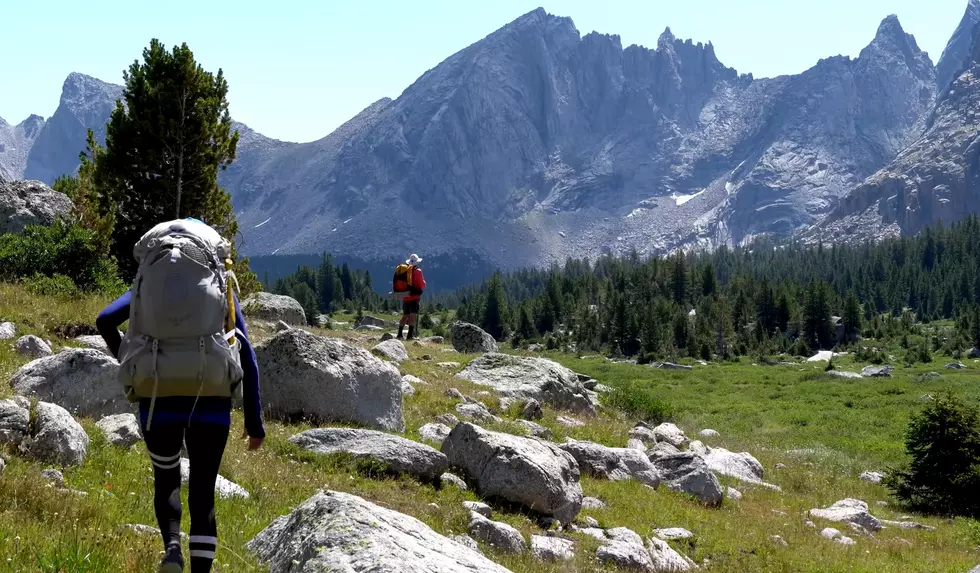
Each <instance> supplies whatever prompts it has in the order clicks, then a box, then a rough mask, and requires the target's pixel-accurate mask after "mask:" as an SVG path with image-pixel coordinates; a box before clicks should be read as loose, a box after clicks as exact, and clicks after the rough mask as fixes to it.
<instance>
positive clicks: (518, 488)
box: [442, 422, 582, 524]
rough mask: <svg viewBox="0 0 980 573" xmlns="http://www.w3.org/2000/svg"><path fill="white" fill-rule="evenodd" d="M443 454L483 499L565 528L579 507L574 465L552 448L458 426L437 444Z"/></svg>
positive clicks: (576, 471) (578, 491)
mask: <svg viewBox="0 0 980 573" xmlns="http://www.w3.org/2000/svg"><path fill="white" fill-rule="evenodd" d="M442 452H443V453H444V454H446V456H447V457H448V458H449V463H450V464H451V465H452V466H455V467H458V468H460V469H461V470H463V471H464V472H465V473H466V475H467V476H469V478H470V481H471V482H472V483H474V484H475V486H476V490H477V492H478V493H480V495H482V496H484V497H497V498H501V499H504V500H506V501H510V502H514V503H518V504H521V505H523V506H525V507H527V508H529V509H531V510H533V511H536V512H538V513H540V514H543V515H547V516H552V517H555V518H557V519H559V520H560V521H561V522H562V523H566V524H567V523H571V521H572V520H573V519H574V518H575V516H576V515H578V512H579V510H581V508H582V486H581V484H580V483H579V477H580V474H579V468H578V464H577V463H576V462H575V458H573V457H572V456H571V454H569V453H567V452H565V451H563V450H561V449H560V448H559V447H558V446H556V445H554V444H551V443H547V442H543V441H539V440H534V439H530V438H521V437H518V436H512V435H510V434H504V433H500V432H491V431H487V430H484V429H482V428H480V427H478V426H475V425H473V424H471V423H468V422H463V423H460V424H459V425H457V426H456V427H455V428H453V431H452V432H450V434H449V437H448V438H446V440H445V441H444V442H443V443H442Z"/></svg>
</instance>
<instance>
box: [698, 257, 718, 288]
mask: <svg viewBox="0 0 980 573" xmlns="http://www.w3.org/2000/svg"><path fill="white" fill-rule="evenodd" d="M715 288H716V283H715V267H714V265H712V264H711V263H708V264H707V266H705V267H704V269H702V270H701V294H702V295H703V296H711V295H713V294H715Z"/></svg>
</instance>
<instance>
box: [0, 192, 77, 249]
mask: <svg viewBox="0 0 980 573" xmlns="http://www.w3.org/2000/svg"><path fill="white" fill-rule="evenodd" d="M71 209H72V203H71V200H70V199H69V198H68V196H67V195H65V194H64V193H59V192H57V191H55V190H54V189H51V188H50V187H48V186H47V185H45V184H44V183H41V182H40V181H4V180H3V179H0V235H3V234H6V233H21V232H23V231H24V228H25V227H27V226H29V225H46V226H47V225H53V224H54V222H55V219H57V218H58V217H62V216H64V215H67V214H68V213H70V212H71Z"/></svg>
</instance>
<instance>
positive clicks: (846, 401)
mask: <svg viewBox="0 0 980 573" xmlns="http://www.w3.org/2000/svg"><path fill="white" fill-rule="evenodd" d="M105 302H107V301H105V300H98V299H94V298H93V299H82V300H70V301H69V300H56V299H51V298H45V299H38V298H37V297H33V296H29V295H27V294H26V293H25V292H23V291H22V290H20V289H19V288H15V287H10V286H4V285H0V319H6V320H12V321H14V322H15V323H17V324H18V326H19V327H20V329H21V333H34V334H39V335H42V336H44V337H45V338H49V339H51V340H52V342H54V343H55V346H56V348H57V347H58V346H60V345H62V344H63V343H65V342H66V341H64V340H59V339H58V338H57V337H56V336H55V335H54V334H53V331H54V329H55V328H56V327H57V326H58V325H60V324H63V323H66V322H88V323H91V322H92V320H93V317H94V316H95V314H96V313H97V312H98V310H99V308H101V306H102V305H103V304H104V303H105ZM256 334H258V333H256ZM333 335H340V336H345V337H349V338H351V339H354V340H359V341H361V342H362V343H367V341H366V340H365V339H364V338H363V337H358V336H357V335H354V334H352V333H348V332H344V333H333ZM409 351H410V353H411V354H412V356H413V358H420V357H421V355H422V354H426V353H428V354H432V355H433V356H434V358H435V360H433V361H431V362H427V361H421V360H413V361H411V362H409V363H407V364H405V365H404V366H403V367H402V371H403V373H406V374H408V373H410V374H415V375H417V376H419V377H420V378H422V379H423V380H426V381H427V382H428V383H429V384H428V385H426V386H421V387H419V388H417V390H418V394H417V395H416V396H413V397H408V398H406V400H405V417H406V421H407V424H408V430H407V432H406V433H407V435H408V436H409V437H411V438H414V439H419V438H418V434H417V431H418V428H419V427H420V426H422V425H423V424H425V423H427V422H430V421H432V419H433V418H434V417H435V416H436V415H438V414H442V413H446V412H453V411H454V406H455V401H454V400H452V399H450V398H447V397H445V396H444V395H443V392H444V391H445V390H446V389H448V388H450V387H456V388H459V389H460V390H462V391H463V392H464V393H466V394H469V395H474V394H476V393H477V392H479V391H480V388H478V387H476V386H474V385H471V384H468V383H466V382H465V381H461V380H458V379H455V378H454V377H453V374H454V372H453V371H447V370H443V369H440V368H438V367H437V366H436V364H435V363H436V362H440V361H458V362H465V361H466V360H468V359H470V358H472V357H470V356H460V355H456V354H451V353H449V352H447V350H446V348H445V347H440V346H433V345H428V346H425V347H415V346H411V345H410V346H409ZM552 357H553V358H555V359H557V360H559V361H561V362H563V363H565V364H567V365H568V366H570V367H572V368H574V369H575V370H577V371H580V372H585V373H588V374H592V375H594V376H595V377H596V378H598V379H599V380H600V381H602V382H603V383H605V384H607V385H616V384H621V383H624V382H627V381H634V382H637V383H639V384H643V385H650V386H652V387H654V388H656V389H657V391H658V392H660V393H661V394H662V396H663V397H664V398H666V400H667V401H668V402H669V403H670V404H672V405H673V406H674V407H675V408H676V409H677V411H678V415H677V422H678V424H679V425H680V426H681V427H682V428H683V429H684V430H686V431H687V433H688V435H690V436H695V435H696V433H697V431H698V430H700V429H702V428H708V427H710V428H714V429H716V430H718V431H719V432H721V436H722V437H721V438H717V439H715V440H712V441H710V442H709V445H712V446H721V447H726V448H728V449H731V450H733V451H749V452H751V453H753V454H754V455H755V456H756V457H757V458H759V460H760V461H761V462H762V463H763V465H764V466H765V467H766V469H767V475H766V479H767V480H768V481H770V482H774V483H776V484H778V485H780V486H781V487H782V488H783V489H784V493H782V494H779V493H774V492H769V491H766V490H759V489H745V488H742V489H744V491H745V496H744V498H743V499H742V500H741V501H739V502H732V501H728V500H726V502H725V503H724V504H723V506H722V507H720V508H716V509H708V508H704V507H701V506H699V505H698V504H696V503H695V502H693V501H692V500H691V499H688V498H687V497H686V496H683V495H681V494H677V493H674V492H670V491H667V490H666V488H660V489H659V490H657V491H651V490H649V489H647V488H644V487H642V486H639V485H638V484H636V483H632V482H621V483H610V482H602V481H597V480H591V479H588V478H585V479H583V489H584V490H585V492H586V494H587V495H593V496H596V497H599V498H601V499H603V500H605V501H606V502H607V503H609V507H608V508H607V509H602V510H585V511H583V512H582V514H581V518H584V517H585V516H587V515H588V516H593V517H595V518H596V519H598V520H599V522H600V523H601V524H602V525H603V526H604V527H615V526H626V527H630V528H632V529H634V530H636V531H637V532H638V533H640V534H641V535H648V534H650V532H651V530H653V529H655V528H659V527H684V528H687V529H689V530H690V531H692V532H694V534H695V538H694V539H693V540H688V541H680V542H672V544H673V546H674V547H675V548H677V549H678V550H680V551H682V552H684V553H685V554H687V555H689V556H691V557H692V558H693V559H695V560H696V561H697V562H699V563H703V562H704V560H708V562H709V563H710V566H709V567H708V570H710V571H724V572H736V571H738V572H743V571H774V572H775V571H780V572H782V571H786V572H789V571H794V572H796V571H803V572H817V571H820V572H832V571H868V572H871V571H873V572H875V573H885V572H907V571H930V572H931V571H944V572H945V571H949V572H965V571H967V570H969V569H970V567H972V566H974V565H976V564H977V563H978V562H980V552H978V551H977V545H978V544H980V535H977V533H976V532H977V531H978V530H977V528H976V524H975V522H973V521H971V520H965V519H957V520H949V521H947V520H941V519H936V518H928V517H916V519H917V520H919V521H920V522H923V523H928V524H931V525H935V526H937V527H938V528H939V529H938V531H936V532H926V531H902V530H898V529H894V528H889V529H885V530H883V531H881V532H879V533H877V534H874V536H873V537H863V536H858V535H856V534H855V535H852V537H854V538H855V539H856V540H857V545H856V546H853V547H844V546H840V545H837V544H833V543H831V542H828V541H826V540H824V539H822V538H820V537H819V535H818V530H814V529H810V528H808V527H806V526H805V525H804V521H805V519H806V517H805V512H806V510H808V509H811V508H814V507H823V506H825V505H828V504H830V503H833V502H834V501H837V500H839V499H843V498H845V497H856V498H860V499H863V500H865V501H867V502H868V503H870V504H871V505H872V507H873V510H872V511H873V513H875V514H876V515H878V516H879V517H883V518H896V517H898V516H899V515H901V513H899V512H898V510H897V509H893V508H892V507H878V506H877V505H876V502H877V501H879V500H887V499H888V494H887V491H886V490H885V489H884V488H882V487H880V486H875V485H870V484H866V483H864V482H861V481H860V480H858V479H857V476H858V474H860V472H861V471H864V470H867V469H882V468H885V467H887V466H888V465H890V464H895V463H900V462H901V460H902V458H903V447H902V442H901V441H902V435H903V432H904V429H905V425H906V423H907V419H908V415H909V413H910V412H912V411H914V410H915V409H916V408H917V407H918V405H919V403H920V402H919V401H920V396H922V395H923V394H927V393H936V392H939V391H942V390H943V389H945V388H947V387H954V388H957V389H959V390H961V391H962V392H963V393H965V394H966V395H967V396H969V397H970V398H974V399H975V398H977V397H978V394H980V389H977V388H976V387H975V385H974V384H973V380H974V379H975V370H972V369H971V370H965V371H947V370H943V369H942V368H941V366H942V363H941V362H939V361H938V360H939V359H938V358H937V363H936V364H933V365H930V366H929V367H923V368H916V369H912V370H905V369H898V370H896V376H895V377H894V378H892V379H885V380H865V379H861V380H837V379H827V378H826V377H824V376H823V375H821V374H819V372H820V371H821V370H822V368H821V367H818V366H812V365H805V366H804V365H800V366H795V367H763V366H752V365H750V364H748V363H747V362H744V363H742V364H739V365H732V364H726V365H712V366H708V367H701V368H696V369H695V370H694V371H691V372H664V371H658V370H652V369H650V368H648V367H643V366H635V365H626V364H612V363H609V362H606V361H603V360H599V359H592V360H580V359H577V358H574V357H570V356H567V355H554V356H552ZM24 362H25V361H24V360H23V359H22V358H20V357H17V356H15V355H14V354H13V353H12V352H11V351H10V348H9V345H7V344H0V377H2V378H3V379H5V380H6V379H8V378H9V375H10V374H12V372H13V371H14V370H15V369H16V368H17V367H19V366H20V365H21V364H23V363H24ZM837 365H838V368H839V369H852V370H856V369H858V368H857V365H853V364H847V359H844V360H842V361H839V362H838V364H837ZM970 366H971V367H974V368H975V365H973V364H971V365H970ZM932 370H938V371H940V372H941V373H942V377H941V378H938V379H925V378H920V377H919V376H918V374H919V373H921V372H927V371H932ZM9 394H10V388H9V386H8V385H6V384H0V397H5V396H7V395H9ZM486 401H487V403H488V404H489V405H491V406H496V403H495V400H491V399H487V400H486ZM556 416H557V413H556V412H553V411H546V417H545V419H544V420H543V421H542V423H543V424H544V425H546V426H548V427H550V428H551V429H552V430H553V431H554V432H555V440H556V441H561V440H563V439H564V438H565V437H566V436H571V437H574V438H577V439H592V440H596V441H600V442H602V443H605V444H607V445H613V446H622V445H625V443H626V439H627V432H628V430H629V428H630V427H631V426H632V425H633V422H634V420H632V419H630V418H629V417H628V416H625V415H623V414H620V413H616V412H610V413H608V414H605V415H604V417H603V419H602V420H601V421H596V422H592V423H590V424H588V425H587V426H586V427H583V428H575V429H567V428H564V427H562V426H560V425H558V424H557V423H556V422H555V418H556ZM94 422H95V421H94V420H83V425H84V426H85V428H86V430H87V431H88V432H89V435H90V436H91V438H92V444H91V447H90V453H89V459H88V460H87V461H86V463H85V464H84V465H83V466H82V467H80V468H75V469H72V470H68V471H66V472H65V477H66V480H67V482H68V486H69V487H70V488H73V489H76V490H81V491H85V492H87V493H88V495H87V496H84V497H81V496H76V495H73V494H68V493H64V492H59V491H57V490H55V489H54V488H52V487H50V486H48V485H47V484H45V483H44V481H43V480H42V479H41V478H40V477H39V471H40V470H42V469H44V467H42V466H40V465H37V464H34V463H31V462H28V461H26V460H24V459H21V458H18V457H17V456H14V455H9V454H12V452H7V454H8V455H7V457H8V459H9V460H10V461H9V463H8V465H7V470H6V472H5V473H4V474H3V476H2V477H0V571H25V572H26V571H126V572H137V571H140V572H143V571H153V570H154V564H155V561H156V558H157V555H158V553H159V540H158V538H157V537H156V536H141V535H138V534H134V533H125V534H120V532H119V526H120V525H121V524H124V523H143V524H150V525H155V519H154V517H153V508H152V499H151V497H150V492H151V491H152V473H151V469H150V464H149V461H148V460H147V458H146V454H145V450H144V448H143V446H142V444H138V445H137V446H135V447H134V448H133V449H132V450H130V451H123V450H120V449H118V448H116V447H113V446H111V445H108V444H106V443H105V442H104V440H103V439H102V436H101V433H100V432H99V431H98V430H97V428H95V426H94ZM242 427H243V424H242V418H241V415H240V413H238V412H236V413H235V417H234V427H233V429H232V435H233V436H234V439H232V441H231V443H230V444H229V446H228V449H227V450H226V453H225V457H224V459H223V461H222V474H223V475H224V476H225V477H227V478H229V479H232V480H234V481H236V482H238V483H239V484H241V485H242V486H243V487H245V488H246V489H247V490H248V491H249V492H251V494H252V497H251V498H250V499H248V500H245V501H242V500H219V501H218V502H217V515H218V527H219V538H220V542H221V548H220V550H219V554H218V564H219V566H220V569H222V570H228V571H262V570H263V568H262V567H261V566H260V565H259V564H258V563H256V562H255V560H254V559H253V558H252V557H251V556H250V555H249V554H248V553H247V551H246V550H245V548H244V544H245V543H246V542H247V541H248V540H249V539H251V538H252V537H253V536H254V535H255V534H256V533H258V532H259V531H261V530H262V529H263V528H264V527H266V526H267V525H268V524H269V523H270V522H271V521H272V520H273V519H275V518H276V517H278V516H279V515H282V514H284V513H288V512H289V511H290V509H291V508H293V507H294V506H296V505H297V504H299V503H300V502H302V501H303V500H305V499H306V498H307V497H309V496H310V495H311V494H312V493H313V492H315V491H316V490H317V489H318V488H321V487H328V488H332V489H338V490H342V491H348V492H352V493H355V494H357V495H361V496H364V497H365V498H367V499H369V500H372V501H374V502H376V503H379V504H381V505H384V506H387V507H391V508H393V509H395V510H398V511H403V512H405V513H407V514H409V515H412V516H415V517H417V518H418V519H420V520H422V521H424V522H425V523H427V524H428V525H429V526H431V527H433V528H434V529H436V530H437V531H439V532H441V533H444V534H457V533H464V532H465V530H466V524H467V512H466V511H464V510H463V509H462V508H461V503H460V502H461V501H462V500H464V499H473V500H475V499H478V498H477V496H476V495H475V494H474V493H472V492H467V493H462V492H459V491H456V490H455V489H452V488H446V489H443V490H440V491H437V490H435V489H434V488H432V487H431V486H428V485H421V484H418V483H416V482H415V481H413V480H411V479H407V478H403V479H390V478H387V479H378V478H372V477H369V476H366V475H364V474H362V473H359V472H358V471H356V470H355V469H353V468H351V467H348V466H346V465H344V464H342V463H341V462H338V461H333V460H326V459H323V458H320V457H317V456H313V455H309V454H305V453H302V452H299V451H298V450H297V449H296V448H294V447H293V446H292V445H291V444H289V443H288V441H287V439H288V438H289V436H291V435H293V434H294V433H296V432H297V431H300V430H302V429H304V428H305V427H303V426H289V427H287V426H283V425H281V424H278V423H275V422H267V429H268V432H269V436H268V440H267V442H266V446H265V447H264V448H263V449H262V450H260V451H258V452H247V451H246V449H245V446H244V443H243V442H242V441H241V440H239V439H237V436H240V435H241V431H242ZM510 427H511V426H510V424H509V423H504V424H502V425H501V427H500V429H508V428H510ZM794 449H796V450H799V449H805V450H808V451H809V452H810V453H806V454H803V455H792V454H790V453H787V452H788V451H789V450H794ZM777 463H783V464H785V465H786V466H787V467H786V469H784V470H774V469H773V468H774V467H775V465H776V464H777ZM723 481H724V482H726V483H728V484H730V485H738V484H737V482H734V481H729V480H723ZM184 499H185V503H186V490H185V492H184ZM430 504H436V505H435V506H433V505H430ZM184 515H185V518H184V522H183V524H182V525H183V530H184V531H187V530H188V525H189V523H188V518H187V513H186V506H185V514H184ZM495 519H499V520H502V521H506V522H508V523H510V524H512V525H514V526H515V527H518V528H519V529H520V530H521V531H523V532H524V534H525V535H526V536H529V535H530V534H532V533H541V531H540V529H539V528H537V526H535V525H534V523H533V521H532V520H530V519H529V518H528V517H526V516H524V515H521V514H519V513H507V512H504V511H497V512H496V514H495ZM828 526H836V527H837V528H838V529H841V530H842V531H844V533H845V534H848V533H849V531H848V530H847V528H846V527H842V526H840V525H839V524H833V523H826V522H820V523H818V528H822V527H828ZM573 535H574V534H573ZM771 535H780V536H782V537H783V538H784V539H785V540H786V541H787V542H788V543H789V548H782V547H780V546H778V545H776V544H774V543H773V542H772V541H771V540H770V536H771ZM574 537H575V538H576V539H577V557H576V559H575V561H574V562H572V563H569V564H562V565H544V564H541V563H538V562H536V561H534V560H533V559H532V558H531V557H530V556H524V557H514V556H505V555H493V557H494V559H495V560H497V561H499V562H501V563H503V564H504V565H506V566H507V567H509V568H511V569H512V570H513V571H516V572H522V573H523V572H531V571H535V572H537V571H541V572H558V571H562V572H570V571H596V570H599V569H600V568H599V566H598V565H597V564H596V562H595V559H594V548H595V547H596V545H597V542H595V541H593V540H591V539H590V538H587V537H582V536H578V535H574ZM484 551H485V552H487V553H488V554H492V553H493V552H492V550H491V549H489V548H486V547H484ZM216 569H219V567H216Z"/></svg>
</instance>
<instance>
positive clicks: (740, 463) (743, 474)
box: [688, 441, 780, 491]
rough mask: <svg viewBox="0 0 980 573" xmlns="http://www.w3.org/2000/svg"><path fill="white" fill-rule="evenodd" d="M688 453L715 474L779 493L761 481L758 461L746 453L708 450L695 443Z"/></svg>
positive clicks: (762, 475)
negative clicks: (692, 454) (693, 455)
mask: <svg viewBox="0 0 980 573" xmlns="http://www.w3.org/2000/svg"><path fill="white" fill-rule="evenodd" d="M688 451H690V452H692V453H695V454H697V455H699V456H701V457H702V458H704V461H705V463H707V465H708V469H710V470H711V471H713V472H715V473H716V474H719V475H723V476H729V477H733V478H735V479H738V480H741V481H744V482H746V483H751V484H755V485H760V486H763V487H766V488H769V489H772V490H776V491H780V488H779V487H778V486H775V485H772V484H769V483H766V482H764V481H762V478H763V477H764V476H765V469H764V468H763V467H762V464H761V463H760V462H759V460H757V459H755V457H753V456H752V454H750V453H748V452H740V453H735V452H730V451H728V450H726V449H725V448H709V447H708V446H706V445H704V444H702V443H701V442H697V441H696V442H691V445H690V447H689V448H688Z"/></svg>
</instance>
